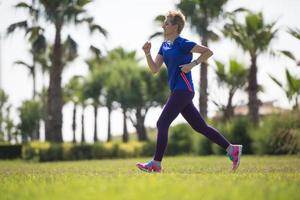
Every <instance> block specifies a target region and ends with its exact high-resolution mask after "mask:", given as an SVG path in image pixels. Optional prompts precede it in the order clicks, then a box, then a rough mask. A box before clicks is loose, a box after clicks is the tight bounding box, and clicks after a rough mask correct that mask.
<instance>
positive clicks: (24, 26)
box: [7, 21, 28, 35]
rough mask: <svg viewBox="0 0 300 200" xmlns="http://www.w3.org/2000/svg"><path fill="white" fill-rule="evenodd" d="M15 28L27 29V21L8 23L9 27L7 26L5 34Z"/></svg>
mask: <svg viewBox="0 0 300 200" xmlns="http://www.w3.org/2000/svg"><path fill="white" fill-rule="evenodd" d="M17 28H20V29H24V30H27V28H28V24H27V21H20V22H16V23H13V24H11V25H9V27H8V28H7V34H8V35H9V34H11V33H13V32H14V31H15V30H16V29H17Z"/></svg>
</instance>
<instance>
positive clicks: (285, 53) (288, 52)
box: [279, 50, 296, 61]
mask: <svg viewBox="0 0 300 200" xmlns="http://www.w3.org/2000/svg"><path fill="white" fill-rule="evenodd" d="M279 52H280V53H282V54H283V55H285V56H287V57H288V58H290V59H292V60H294V61H296V58H295V56H294V55H293V53H292V52H290V51H286V50H281V51H279Z"/></svg>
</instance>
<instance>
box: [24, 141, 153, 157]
mask: <svg viewBox="0 0 300 200" xmlns="http://www.w3.org/2000/svg"><path fill="white" fill-rule="evenodd" d="M153 145H154V144H153V143H142V142H130V143H120V142H118V143H116V142H110V143H100V142H98V143H95V144H72V143H62V144H56V143H48V142H31V143H28V144H26V145H24V146H23V149H22V157H23V159H25V160H33V161H40V162H44V161H59V160H88V159H105V158H132V157H139V156H150V155H153V153H154V146H153Z"/></svg>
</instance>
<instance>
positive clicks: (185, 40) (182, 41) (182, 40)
mask: <svg viewBox="0 0 300 200" xmlns="http://www.w3.org/2000/svg"><path fill="white" fill-rule="evenodd" d="M177 41H178V43H179V44H182V43H186V42H193V41H191V40H189V39H187V38H184V37H181V36H178V39H177Z"/></svg>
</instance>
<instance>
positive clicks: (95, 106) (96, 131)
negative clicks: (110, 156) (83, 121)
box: [94, 104, 98, 142]
mask: <svg viewBox="0 0 300 200" xmlns="http://www.w3.org/2000/svg"><path fill="white" fill-rule="evenodd" d="M97 118H98V106H97V105H96V104H95V105H94V119H95V121H94V142H97V141H98V127H97Z"/></svg>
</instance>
